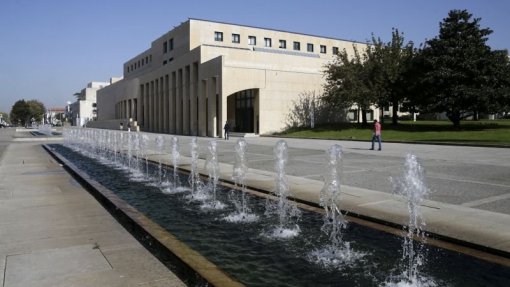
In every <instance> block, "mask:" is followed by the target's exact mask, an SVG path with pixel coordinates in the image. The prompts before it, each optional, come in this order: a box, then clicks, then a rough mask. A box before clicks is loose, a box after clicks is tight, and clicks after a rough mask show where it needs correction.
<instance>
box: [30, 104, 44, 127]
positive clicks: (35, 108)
mask: <svg viewBox="0 0 510 287" xmlns="http://www.w3.org/2000/svg"><path fill="white" fill-rule="evenodd" d="M27 104H28V106H29V111H30V117H31V118H33V119H34V120H35V121H36V122H40V121H42V119H43V117H44V113H45V112H46V108H45V107H44V104H43V103H41V102H39V101H38V100H30V101H27Z"/></svg>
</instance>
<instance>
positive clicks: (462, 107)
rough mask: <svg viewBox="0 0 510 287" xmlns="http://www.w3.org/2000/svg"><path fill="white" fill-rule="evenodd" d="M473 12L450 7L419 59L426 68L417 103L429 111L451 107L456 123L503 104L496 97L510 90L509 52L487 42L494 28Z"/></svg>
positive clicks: (449, 108) (420, 63)
mask: <svg viewBox="0 0 510 287" xmlns="http://www.w3.org/2000/svg"><path fill="white" fill-rule="evenodd" d="M471 17H472V14H470V13H468V12H467V11H466V10H452V11H450V12H449V13H448V17H447V18H445V19H443V22H441V23H440V24H439V35H438V36H437V37H435V38H433V39H431V40H429V41H427V42H426V44H425V47H424V48H423V49H422V50H421V51H420V54H421V55H420V57H419V60H418V61H417V63H418V65H420V69H418V70H421V71H422V74H421V77H420V78H421V83H420V90H421V91H422V92H420V93H419V95H417V97H416V98H415V100H416V102H417V105H418V106H419V107H420V109H421V110H424V111H428V112H445V113H446V115H447V117H448V119H449V120H450V121H451V122H452V123H453V125H454V126H455V127H459V126H460V121H461V119H464V118H466V117H469V116H472V115H473V114H477V113H478V112H491V111H494V110H495V109H497V106H499V104H498V103H497V102H493V101H492V100H493V99H498V98H500V93H501V92H502V91H504V90H505V88H504V86H505V80H502V79H501V77H502V76H503V75H504V74H505V71H504V70H502V69H506V68H504V67H505V64H504V62H503V63H502V61H503V59H502V58H504V57H502V56H501V52H493V51H491V49H490V47H489V46H487V44H486V42H487V36H488V35H490V34H491V33H492V30H490V29H488V28H483V29H482V28H480V24H479V23H480V20H481V19H480V18H475V19H473V20H471ZM505 62H506V63H508V58H506V60H505ZM506 65H508V64H506ZM506 77H508V74H507V75H506ZM494 103H496V105H494Z"/></svg>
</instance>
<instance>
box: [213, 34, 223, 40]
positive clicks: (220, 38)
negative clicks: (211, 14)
mask: <svg viewBox="0 0 510 287" xmlns="http://www.w3.org/2000/svg"><path fill="white" fill-rule="evenodd" d="M214 41H218V42H223V32H214Z"/></svg>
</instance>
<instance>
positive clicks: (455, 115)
mask: <svg viewBox="0 0 510 287" xmlns="http://www.w3.org/2000/svg"><path fill="white" fill-rule="evenodd" d="M448 119H449V120H450V121H451V122H452V123H453V126H454V127H455V128H460V112H459V111H452V112H451V113H449V115H448Z"/></svg>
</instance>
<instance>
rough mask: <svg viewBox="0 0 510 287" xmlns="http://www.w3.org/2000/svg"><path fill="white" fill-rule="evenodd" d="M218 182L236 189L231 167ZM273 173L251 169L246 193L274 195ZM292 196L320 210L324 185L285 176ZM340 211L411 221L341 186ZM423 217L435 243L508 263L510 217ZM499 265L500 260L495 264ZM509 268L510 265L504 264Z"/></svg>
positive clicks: (425, 209) (380, 200)
mask: <svg viewBox="0 0 510 287" xmlns="http://www.w3.org/2000/svg"><path fill="white" fill-rule="evenodd" d="M148 159H149V160H150V161H152V162H154V163H156V164H157V163H159V162H160V161H161V162H162V164H165V165H167V166H172V163H171V162H170V160H169V156H168V155H158V154H153V155H150V156H149V157H148ZM190 163H191V159H190V158H189V157H185V156H182V155H181V161H180V164H179V169H181V170H184V171H189V170H190V168H191V164H190ZM219 166H220V180H222V181H224V182H227V183H233V180H232V170H233V166H232V165H231V164H227V163H219ZM197 167H198V169H199V173H200V174H202V175H207V174H208V172H207V170H206V169H205V160H203V159H199V162H198V164H197ZM274 178H275V173H274V172H270V171H266V170H257V169H252V168H249V169H248V172H247V174H246V179H245V184H246V186H247V187H248V188H250V189H253V190H257V191H262V192H266V193H270V192H271V191H272V190H274ZM287 179H288V183H289V187H290V191H291V193H292V196H293V197H294V198H295V199H296V200H298V201H300V202H302V203H305V204H309V205H312V206H316V207H317V206H318V205H319V193H320V190H321V189H322V187H323V185H324V183H323V182H322V181H317V180H312V179H308V178H302V177H295V176H287ZM341 194H342V196H341V202H340V204H339V206H340V208H341V209H342V210H343V211H345V212H347V214H348V215H351V216H353V217H359V218H362V219H366V220H368V221H375V222H377V223H380V224H383V225H388V226H392V227H396V228H402V226H404V225H406V224H407V222H408V220H409V215H408V209H407V202H406V200H405V198H404V197H402V196H398V195H394V194H389V193H385V192H381V191H376V190H369V189H365V188H359V187H353V186H347V185H342V186H341ZM422 214H423V218H424V220H425V222H426V227H425V230H426V232H427V233H428V234H429V236H431V237H432V238H436V239H440V240H445V241H447V242H449V243H454V244H458V245H461V246H464V247H468V248H473V249H475V250H479V251H482V252H487V253H489V254H493V255H496V256H501V257H504V258H506V259H507V260H503V261H508V259H510V228H509V226H508V223H509V222H510V215H507V214H503V213H497V212H490V211H486V210H481V209H475V208H470V207H464V206H459V205H454V204H447V203H442V202H437V201H432V200H424V202H423V204H422ZM496 261H499V260H496ZM506 265H510V263H508V262H506Z"/></svg>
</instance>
